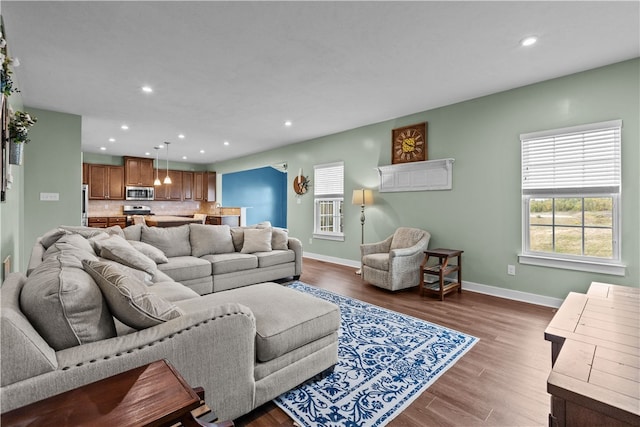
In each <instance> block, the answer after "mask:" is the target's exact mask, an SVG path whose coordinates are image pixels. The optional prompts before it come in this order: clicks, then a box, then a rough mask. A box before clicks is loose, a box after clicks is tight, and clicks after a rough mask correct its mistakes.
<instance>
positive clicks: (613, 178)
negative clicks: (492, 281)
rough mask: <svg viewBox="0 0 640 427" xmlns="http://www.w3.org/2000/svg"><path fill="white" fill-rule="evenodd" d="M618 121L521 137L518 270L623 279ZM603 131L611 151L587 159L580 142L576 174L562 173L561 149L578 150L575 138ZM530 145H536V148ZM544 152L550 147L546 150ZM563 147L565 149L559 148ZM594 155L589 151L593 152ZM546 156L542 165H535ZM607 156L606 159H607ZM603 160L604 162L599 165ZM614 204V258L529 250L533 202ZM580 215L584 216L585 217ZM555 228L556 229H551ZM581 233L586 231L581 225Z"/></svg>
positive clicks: (571, 171) (570, 170)
mask: <svg viewBox="0 0 640 427" xmlns="http://www.w3.org/2000/svg"><path fill="white" fill-rule="evenodd" d="M621 128H622V121H621V120H612V121H608V122H601V123H593V124H588V125H581V126H573V127H570V128H562V129H554V130H549V131H542V132H533V133H528V134H522V135H520V141H521V144H522V146H521V148H522V252H521V253H520V254H519V256H518V259H519V261H520V263H522V264H531V265H538V266H543V267H554V268H563V269H568V270H578V271H587V272H594V273H603V274H611V275H618V276H624V275H625V268H626V266H625V265H624V264H622V263H621V236H622V233H621V227H620V224H621V195H622V182H621V176H622V174H621V170H620V169H621V163H622V162H621V155H620V154H621V145H622V142H621ZM603 130H606V131H607V132H609V133H610V135H613V136H608V137H607V138H609V139H610V141H609V142H611V141H613V142H612V143H611V146H610V147H607V152H606V153H604V154H602V155H601V154H600V153H597V154H595V155H593V154H592V155H591V156H589V151H588V150H589V148H590V147H588V146H587V143H586V142H582V143H580V142H578V143H577V144H578V146H580V144H582V146H580V147H579V148H580V149H583V151H582V152H584V153H587V154H585V155H584V156H582V159H581V160H575V159H573V158H572V160H571V162H572V166H575V165H577V164H578V163H579V164H580V165H579V166H580V169H579V170H580V173H578V174H576V173H575V170H577V169H575V168H573V167H563V166H564V163H563V160H564V159H566V158H567V156H566V155H564V156H563V154H564V153H566V152H567V151H565V152H564V153H562V151H561V150H562V149H563V148H565V149H567V148H568V149H569V150H574V149H576V145H575V143H576V141H579V139H578V138H577V137H578V136H581V135H582V134H585V135H587V136H592V135H596V134H597V133H598V132H600V131H603ZM532 144H539V145H538V146H537V147H536V146H535V145H532ZM544 144H546V148H549V147H552V148H550V149H548V150H545V148H543V147H544ZM563 144H564V145H563ZM591 153H593V151H592V152H591ZM540 156H544V158H545V161H544V162H539V161H537V159H539V158H540ZM607 156H609V157H607ZM603 159H605V161H604V162H603V161H602V160H603ZM598 197H606V198H609V197H610V198H612V200H613V205H612V256H611V258H601V257H593V256H584V255H570V254H562V253H557V252H540V251H532V250H530V242H529V236H530V229H529V228H530V202H531V200H533V199H555V198H598ZM583 212H584V211H583ZM554 227H555V225H554ZM582 227H583V229H584V228H588V227H585V226H584V223H583V224H582Z"/></svg>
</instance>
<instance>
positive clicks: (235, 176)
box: [222, 166, 287, 228]
mask: <svg viewBox="0 0 640 427" xmlns="http://www.w3.org/2000/svg"><path fill="white" fill-rule="evenodd" d="M222 201H223V204H222V206H239V207H247V208H248V209H247V225H250V224H256V223H258V222H262V221H271V225H273V226H274V227H282V228H286V227H287V174H286V172H284V173H283V172H280V171H278V170H276V169H274V168H272V167H269V166H267V167H264V168H259V169H251V170H246V171H242V172H233V173H225V174H224V175H222Z"/></svg>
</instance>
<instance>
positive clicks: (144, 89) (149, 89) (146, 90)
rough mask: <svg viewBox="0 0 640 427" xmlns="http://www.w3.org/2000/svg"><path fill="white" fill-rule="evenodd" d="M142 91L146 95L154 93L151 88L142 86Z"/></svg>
mask: <svg viewBox="0 0 640 427" xmlns="http://www.w3.org/2000/svg"><path fill="white" fill-rule="evenodd" d="M142 91H143V92H144V93H151V92H153V89H152V88H151V86H142Z"/></svg>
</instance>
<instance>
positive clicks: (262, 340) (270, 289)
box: [176, 283, 340, 362]
mask: <svg viewBox="0 0 640 427" xmlns="http://www.w3.org/2000/svg"><path fill="white" fill-rule="evenodd" d="M265 301H269V303H268V304H265ZM230 302H234V303H238V304H242V305H244V306H247V307H249V308H250V309H251V311H252V312H253V315H254V316H255V318H256V357H257V358H258V360H259V361H261V362H267V361H269V360H272V359H275V358H276V357H279V356H281V355H283V354H285V353H288V352H290V351H292V350H295V349H296V348H299V347H302V346H304V345H306V344H308V343H310V342H313V341H316V340H317V339H320V338H322V337H325V336H327V335H330V334H332V333H334V332H336V331H337V330H338V328H339V327H340V309H339V307H338V306H337V305H335V304H333V303H330V302H328V301H325V300H322V299H320V298H316V297H313V296H311V295H308V294H305V293H302V292H299V291H297V290H294V289H289V288H287V287H286V286H282V285H278V284H276V283H260V284H257V285H252V286H245V287H242V288H236V289H231V290H228V291H224V292H216V293H213V294H209V295H204V296H201V297H200V298H197V299H194V300H185V301H179V302H176V305H177V306H179V307H180V308H182V309H183V310H184V312H185V313H189V312H191V311H195V310H199V309H201V307H202V306H203V305H205V306H211V305H218V304H225V303H230Z"/></svg>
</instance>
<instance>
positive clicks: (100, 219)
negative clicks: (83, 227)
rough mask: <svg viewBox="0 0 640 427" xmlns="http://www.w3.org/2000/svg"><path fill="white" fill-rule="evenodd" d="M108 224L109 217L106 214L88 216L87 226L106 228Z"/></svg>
mask: <svg viewBox="0 0 640 427" xmlns="http://www.w3.org/2000/svg"><path fill="white" fill-rule="evenodd" d="M108 226H109V218H107V217H106V216H90V217H89V227H93V228H107V227H108Z"/></svg>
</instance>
